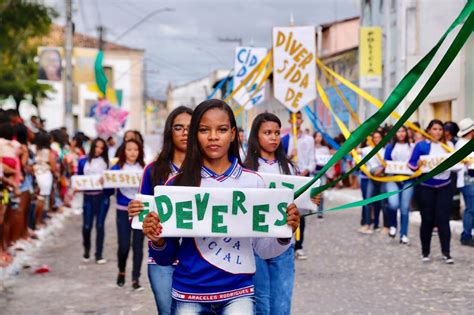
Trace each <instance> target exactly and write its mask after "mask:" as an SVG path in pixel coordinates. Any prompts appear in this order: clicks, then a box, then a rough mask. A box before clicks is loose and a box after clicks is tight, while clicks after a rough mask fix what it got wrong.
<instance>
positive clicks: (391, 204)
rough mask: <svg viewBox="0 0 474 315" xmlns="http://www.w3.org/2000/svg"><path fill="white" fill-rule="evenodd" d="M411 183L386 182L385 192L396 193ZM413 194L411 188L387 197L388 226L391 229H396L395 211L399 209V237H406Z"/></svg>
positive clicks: (409, 181)
mask: <svg viewBox="0 0 474 315" xmlns="http://www.w3.org/2000/svg"><path fill="white" fill-rule="evenodd" d="M411 183H412V181H411V180H406V181H403V182H388V183H386V184H385V190H386V191H387V192H391V191H397V190H400V189H403V188H405V187H407V186H409V185H411ZM413 193H414V189H413V187H412V188H408V189H407V190H404V191H403V192H401V193H399V194H396V195H393V196H390V197H388V212H389V224H390V226H391V227H392V226H393V227H397V210H398V209H400V237H402V236H408V220H409V212H410V203H411V199H412V197H413Z"/></svg>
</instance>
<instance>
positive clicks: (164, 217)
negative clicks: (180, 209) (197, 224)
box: [155, 195, 173, 223]
mask: <svg viewBox="0 0 474 315" xmlns="http://www.w3.org/2000/svg"><path fill="white" fill-rule="evenodd" d="M163 203H164V204H165V206H166V208H167V209H168V212H166V213H165V212H164V209H163ZM155 204H156V212H158V216H159V217H160V221H161V222H162V223H165V222H166V221H168V220H169V218H170V217H171V215H172V214H173V205H172V204H171V199H170V198H169V197H168V196H165V195H161V196H157V197H155Z"/></svg>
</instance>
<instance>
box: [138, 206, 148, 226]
mask: <svg viewBox="0 0 474 315" xmlns="http://www.w3.org/2000/svg"><path fill="white" fill-rule="evenodd" d="M149 209H150V203H149V202H144V203H143V211H141V212H140V214H139V215H138V221H139V222H143V220H145V217H146V216H147V214H148V213H150V210H149Z"/></svg>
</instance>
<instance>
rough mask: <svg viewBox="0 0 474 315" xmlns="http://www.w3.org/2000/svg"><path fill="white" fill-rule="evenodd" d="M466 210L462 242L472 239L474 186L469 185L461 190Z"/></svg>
mask: <svg viewBox="0 0 474 315" xmlns="http://www.w3.org/2000/svg"><path fill="white" fill-rule="evenodd" d="M461 192H462V195H463V196H464V202H465V203H466V209H465V210H464V219H463V232H462V234H461V240H463V241H464V240H470V239H472V225H473V224H472V223H473V222H472V220H474V185H467V186H464V187H462V188H461Z"/></svg>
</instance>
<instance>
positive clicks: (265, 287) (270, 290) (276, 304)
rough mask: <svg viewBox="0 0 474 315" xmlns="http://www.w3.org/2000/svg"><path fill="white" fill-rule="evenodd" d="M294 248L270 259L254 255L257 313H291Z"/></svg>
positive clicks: (284, 314)
mask: <svg viewBox="0 0 474 315" xmlns="http://www.w3.org/2000/svg"><path fill="white" fill-rule="evenodd" d="M294 252H295V251H294V248H293V246H290V248H288V249H287V250H286V251H285V252H284V253H283V254H281V255H280V256H278V257H275V258H270V259H265V260H264V259H261V258H260V257H258V256H255V264H256V266H257V272H256V273H255V275H254V276H253V282H254V284H255V308H256V314H257V315H270V314H271V315H287V314H290V313H291V296H292V293H293V284H294V281H295V258H294Z"/></svg>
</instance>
